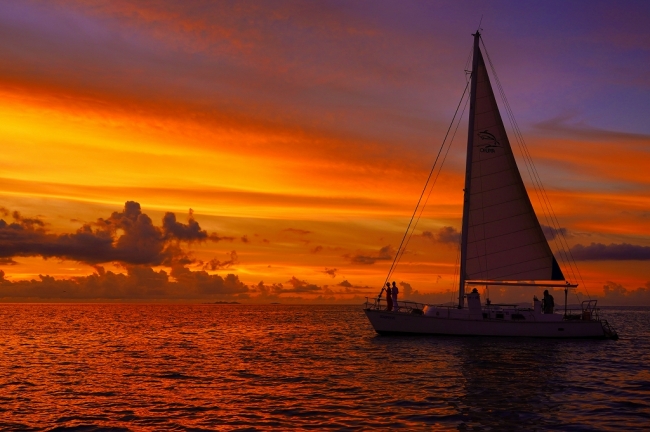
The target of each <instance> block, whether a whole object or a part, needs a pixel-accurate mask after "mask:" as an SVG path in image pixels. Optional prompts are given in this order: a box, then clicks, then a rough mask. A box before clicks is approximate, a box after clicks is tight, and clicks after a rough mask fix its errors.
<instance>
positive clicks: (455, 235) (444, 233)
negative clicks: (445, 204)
mask: <svg viewBox="0 0 650 432" xmlns="http://www.w3.org/2000/svg"><path fill="white" fill-rule="evenodd" d="M422 237H424V238H426V239H429V240H431V241H432V242H434V243H442V244H447V245H457V244H458V243H460V232H459V231H458V230H456V228H454V227H450V226H445V227H442V228H440V229H439V230H438V232H437V233H435V234H433V233H432V232H431V231H424V232H423V233H422Z"/></svg>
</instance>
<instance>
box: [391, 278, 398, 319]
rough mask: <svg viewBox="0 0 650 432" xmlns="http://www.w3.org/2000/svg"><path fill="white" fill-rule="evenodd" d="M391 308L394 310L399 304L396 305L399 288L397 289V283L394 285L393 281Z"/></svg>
mask: <svg viewBox="0 0 650 432" xmlns="http://www.w3.org/2000/svg"><path fill="white" fill-rule="evenodd" d="M392 291H393V309H395V312H397V311H398V310H399V306H397V294H399V290H398V289H397V285H395V281H393V289H392Z"/></svg>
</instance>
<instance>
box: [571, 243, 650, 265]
mask: <svg viewBox="0 0 650 432" xmlns="http://www.w3.org/2000/svg"><path fill="white" fill-rule="evenodd" d="M570 251H571V255H572V256H573V258H574V259H576V260H578V261H595V260H617V261H619V260H650V246H639V245H632V244H628V243H621V244H615V243H611V244H609V245H604V244H602V243H591V244H590V245H589V246H583V245H581V244H576V245H574V246H573V247H572V248H571V249H570Z"/></svg>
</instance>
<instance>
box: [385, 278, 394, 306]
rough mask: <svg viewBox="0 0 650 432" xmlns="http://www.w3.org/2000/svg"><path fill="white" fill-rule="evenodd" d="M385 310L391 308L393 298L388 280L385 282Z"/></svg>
mask: <svg viewBox="0 0 650 432" xmlns="http://www.w3.org/2000/svg"><path fill="white" fill-rule="evenodd" d="M386 310H387V311H392V310H393V298H392V290H391V289H390V282H386Z"/></svg>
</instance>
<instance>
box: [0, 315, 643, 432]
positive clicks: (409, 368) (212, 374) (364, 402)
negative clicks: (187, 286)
mask: <svg viewBox="0 0 650 432" xmlns="http://www.w3.org/2000/svg"><path fill="white" fill-rule="evenodd" d="M601 315H604V317H606V318H607V319H608V320H609V322H610V323H611V324H613V325H614V327H615V328H616V330H617V331H618V332H619V334H620V336H621V338H620V339H619V340H618V341H607V340H563V341H554V340H535V339H501V338H476V337H466V338H458V337H435V336H422V337H421V336H379V335H377V334H375V332H374V331H373V329H372V327H371V326H370V324H369V323H368V321H367V319H366V317H365V315H364V313H363V310H362V307H361V305H359V306H289V305H261V306H252V305H115V304H88V305H78V304H75V305H58V304H57V305H51V304H48V305H43V304H19V305H16V304H4V305H0V326H1V327H0V328H1V329H2V335H1V338H0V402H1V404H0V430H88V431H92V430H192V431H199V430H270V429H275V430H286V429H299V430H304V429H318V430H357V429H358V430H386V429H400V428H401V429H404V430H496V431H501V430H530V431H534V430H589V431H591V430H647V428H648V427H650V308H632V309H628V310H622V309H621V310H619V309H608V310H603V311H601Z"/></svg>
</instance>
